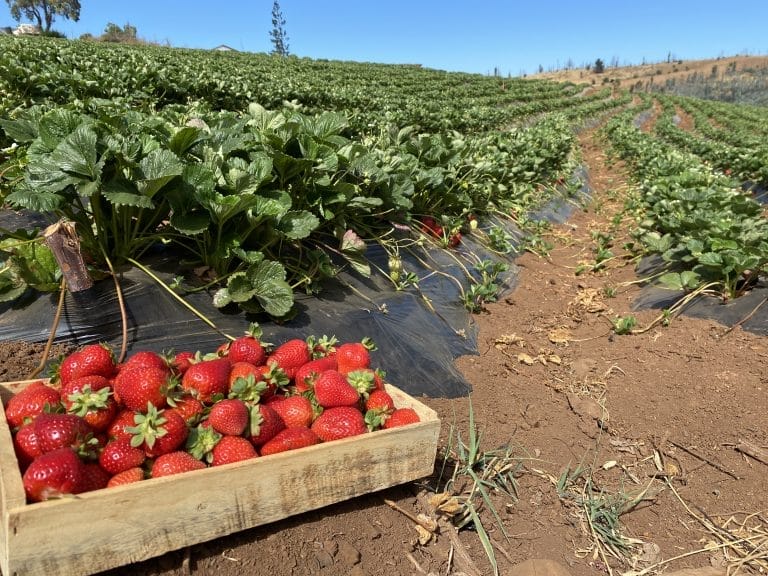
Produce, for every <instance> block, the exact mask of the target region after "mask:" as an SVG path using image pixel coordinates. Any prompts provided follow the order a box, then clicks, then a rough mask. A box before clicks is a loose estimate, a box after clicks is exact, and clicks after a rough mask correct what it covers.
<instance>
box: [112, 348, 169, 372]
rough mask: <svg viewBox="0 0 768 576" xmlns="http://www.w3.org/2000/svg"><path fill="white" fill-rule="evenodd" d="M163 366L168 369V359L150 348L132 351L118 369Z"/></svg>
mask: <svg viewBox="0 0 768 576" xmlns="http://www.w3.org/2000/svg"><path fill="white" fill-rule="evenodd" d="M149 367H153V368H164V369H166V370H168V361H167V360H166V359H165V358H163V357H162V356H161V355H160V354H158V353H157V352H152V351H151V350H139V351H138V352H134V353H133V354H132V355H131V356H129V357H128V359H127V360H126V361H125V362H123V364H122V365H121V366H120V370H121V371H122V370H125V369H128V368H149Z"/></svg>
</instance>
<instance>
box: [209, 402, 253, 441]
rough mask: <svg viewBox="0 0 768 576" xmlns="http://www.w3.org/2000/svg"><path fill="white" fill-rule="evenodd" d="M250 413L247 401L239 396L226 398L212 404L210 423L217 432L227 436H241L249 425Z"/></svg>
mask: <svg viewBox="0 0 768 576" xmlns="http://www.w3.org/2000/svg"><path fill="white" fill-rule="evenodd" d="M249 419H250V414H249V413H248V407H247V406H246V405H245V402H243V401H242V400H238V399H237V398H225V399H224V400H219V401H218V402H216V404H214V405H213V406H211V411H210V412H209V413H208V423H209V424H210V425H211V427H213V429H214V430H216V432H219V433H220V434H224V435H227V436H240V435H241V434H242V433H243V431H244V430H245V427H246V426H248V420H249Z"/></svg>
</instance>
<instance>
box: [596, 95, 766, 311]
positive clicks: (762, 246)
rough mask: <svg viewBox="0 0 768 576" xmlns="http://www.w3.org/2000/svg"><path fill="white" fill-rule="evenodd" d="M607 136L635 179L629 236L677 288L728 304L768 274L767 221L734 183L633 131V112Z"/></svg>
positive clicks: (611, 124)
mask: <svg viewBox="0 0 768 576" xmlns="http://www.w3.org/2000/svg"><path fill="white" fill-rule="evenodd" d="M606 133H607V135H608V137H609V139H610V141H611V144H612V146H613V149H614V150H615V151H616V153H617V154H618V155H620V156H621V157H622V158H624V159H625V160H626V161H627V162H628V163H629V164H630V165H631V166H632V169H633V171H634V174H635V175H636V178H637V179H638V181H639V193H638V195H637V197H636V205H635V206H634V207H633V208H634V209H635V210H636V214H637V228H636V230H635V231H634V235H635V237H636V238H637V239H638V241H639V242H640V244H641V245H642V250H643V251H644V252H645V253H648V254H657V255H659V256H660V257H661V258H662V260H663V262H664V263H665V265H666V267H667V269H668V272H667V273H666V274H665V275H663V276H661V281H662V282H663V283H664V284H666V285H667V286H669V287H672V288H676V289H685V290H693V289H696V288H699V287H702V286H707V287H708V288H709V289H711V290H716V291H718V292H720V293H721V294H722V296H723V297H724V298H734V297H737V296H739V295H740V294H742V293H743V292H744V291H746V290H748V289H749V288H750V287H752V286H753V285H754V283H755V282H756V281H757V279H758V277H759V276H760V275H761V274H764V273H765V271H766V269H767V268H768V221H767V220H766V219H765V218H764V217H763V215H762V207H761V206H760V205H759V204H758V203H757V202H756V201H755V200H753V199H752V198H751V197H750V196H749V195H747V194H745V193H743V192H742V191H741V189H740V188H737V187H735V183H734V181H733V180H732V179H731V178H729V177H727V176H725V175H723V174H722V173H721V172H719V171H713V169H712V168H711V166H710V165H709V164H708V163H706V162H705V161H703V160H702V159H701V158H699V157H698V156H696V155H694V154H691V153H690V152H685V151H681V150H679V149H677V148H676V147H675V146H673V145H671V144H670V143H668V142H665V141H663V140H660V139H658V138H656V137H654V136H653V135H650V134H646V133H644V132H642V131H640V130H639V129H637V128H635V127H634V126H632V111H631V110H630V111H629V112H627V113H625V114H622V115H620V116H617V117H615V118H614V119H612V120H611V121H610V122H609V123H608V125H607V127H606Z"/></svg>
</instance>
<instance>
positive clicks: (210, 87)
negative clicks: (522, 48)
mask: <svg viewBox="0 0 768 576" xmlns="http://www.w3.org/2000/svg"><path fill="white" fill-rule="evenodd" d="M654 103H656V104H657V105H658V106H660V107H661V109H662V112H661V115H660V117H659V119H658V121H657V122H655V125H654V129H653V130H652V131H651V132H650V133H649V132H643V131H641V130H639V128H638V126H637V122H636V119H637V118H638V116H639V115H641V114H642V113H643V111H646V110H649V109H650V107H651V106H652V105H653V104H654ZM678 110H685V111H686V113H687V114H690V115H691V116H692V117H693V118H695V129H693V130H687V131H686V130H683V129H682V128H680V127H679V126H678V125H677V124H676V123H675V122H674V120H675V115H676V111H678ZM766 120H768V110H766V109H765V108H756V107H744V106H737V105H730V104H722V103H716V102H709V101H703V100H697V99H690V98H683V97H672V96H664V95H655V96H649V95H645V94H642V95H633V94H630V93H628V92H624V91H619V90H614V89H612V88H604V87H603V88H597V89H595V88H591V87H589V86H588V85H575V84H570V83H567V84H558V83H553V82H549V81H543V80H526V79H509V78H498V77H488V76H480V75H470V74H459V73H447V72H442V71H436V70H428V69H422V68H420V67H418V66H403V65H400V66H392V65H379V64H367V63H351V62H331V61H317V60H310V59H306V58H295V57H287V58H281V57H277V56H267V55H261V54H245V53H222V52H213V51H198V50H181V49H171V48H158V47H149V46H124V45H110V44H100V43H95V42H84V41H65V40H53V39H46V38H15V37H10V36H5V37H0V128H2V132H0V148H2V151H0V187H1V189H0V193H1V194H2V197H3V200H4V203H5V206H6V208H14V209H25V210H28V211H32V212H38V213H42V214H44V215H45V216H46V217H47V218H49V219H50V220H57V219H59V218H67V219H69V220H72V221H74V222H75V223H76V225H77V229H78V232H79V235H80V237H81V242H82V248H83V251H84V253H85V254H86V255H87V256H88V259H89V262H90V263H91V265H92V266H93V268H94V269H98V270H101V271H103V272H105V273H106V272H109V271H110V270H113V271H114V270H115V269H117V268H120V267H122V266H126V265H140V263H141V262H142V258H143V257H144V255H145V254H146V253H147V251H149V250H152V249H153V248H154V247H156V246H157V245H169V246H172V247H173V249H174V250H177V251H178V254H179V256H178V257H179V260H180V261H183V262H186V263H189V265H190V266H194V267H203V268H204V269H205V270H206V271H207V273H206V275H205V278H204V279H203V278H199V279H198V285H197V286H195V289H198V288H199V289H205V290H208V291H210V292H211V294H212V295H213V299H214V303H215V305H216V306H218V307H225V306H229V305H234V304H236V305H238V306H240V307H241V308H242V309H244V310H246V311H249V312H255V313H261V312H266V313H267V314H269V315H270V316H272V317H284V316H286V315H289V314H290V313H291V310H292V308H293V303H294V294H295V293H296V292H297V291H307V292H310V293H314V292H317V291H320V290H322V286H323V281H324V279H327V278H329V277H332V276H334V275H335V273H336V271H337V270H338V269H339V267H344V266H346V267H352V268H354V269H355V270H357V272H358V273H360V274H363V275H366V274H370V273H371V265H370V262H369V261H368V260H367V259H366V255H365V253H366V247H367V246H369V245H370V244H371V243H376V244H378V245H380V246H382V247H383V248H384V249H385V250H386V251H387V253H388V254H389V255H390V269H389V270H382V272H383V273H384V274H385V275H386V276H387V277H388V278H389V279H390V280H391V282H392V283H393V285H394V286H395V287H396V288H397V289H408V287H409V285H417V284H418V280H419V278H418V277H415V276H414V275H410V276H409V275H408V271H407V270H405V271H403V270H401V269H400V268H399V267H398V266H399V264H398V259H397V256H398V254H399V253H400V250H401V249H402V247H403V245H404V244H403V242H404V241H405V240H404V239H403V237H402V230H403V229H409V230H410V234H409V239H408V240H407V241H414V240H420V241H428V242H432V243H434V244H435V245H437V246H442V247H443V248H445V249H446V250H451V249H455V248H456V247H457V246H458V245H459V244H460V243H461V238H462V234H463V237H464V238H466V237H467V236H468V235H471V236H472V237H473V239H474V240H475V241H477V242H479V243H481V244H483V245H484V246H485V247H486V248H487V249H488V250H490V251H491V252H493V253H498V254H506V253H509V252H512V251H513V250H515V247H514V246H512V245H511V244H510V242H509V240H510V239H509V238H508V236H507V235H506V233H505V232H504V230H503V229H502V228H501V227H498V226H480V227H476V225H475V223H476V222H478V221H480V222H489V221H493V219H495V218H502V219H506V220H507V221H510V222H512V223H514V224H515V225H516V226H518V227H519V228H521V229H523V230H526V231H528V233H529V234H530V236H529V238H535V235H536V231H537V230H540V228H541V226H542V224H541V223H538V222H535V221H531V219H530V214H531V213H532V211H534V210H535V209H536V208H538V207H541V206H542V205H544V204H545V203H547V202H548V201H549V200H550V199H551V198H552V197H553V195H562V194H567V193H569V191H573V189H575V188H578V186H579V185H580V183H579V182H573V181H572V179H571V175H572V174H573V171H574V168H575V166H577V165H578V163H579V153H580V151H579V147H578V145H577V140H576V135H577V133H578V131H579V130H582V129H584V128H585V127H589V126H593V125H597V124H600V123H604V127H605V134H606V138H607V139H606V142H610V151H611V153H613V154H616V155H619V156H621V157H623V158H624V159H625V160H627V161H628V162H629V163H630V164H631V165H632V166H633V170H634V174H635V176H636V178H637V190H636V192H635V194H633V195H632V197H631V199H630V200H629V201H628V205H627V210H630V211H632V212H633V213H634V214H635V215H636V217H637V218H636V221H637V228H636V230H635V231H634V232H633V234H634V238H635V239H636V245H635V246H634V249H635V250H636V251H637V253H638V255H646V254H658V255H660V256H661V257H662V259H663V260H664V262H665V263H666V264H667V268H668V270H667V272H668V273H667V274H665V275H664V277H663V280H664V281H665V282H667V283H669V284H671V285H672V286H675V285H679V287H680V288H682V289H685V290H694V289H696V288H701V287H705V289H706V290H708V291H713V292H716V293H720V294H725V295H728V296H729V297H735V296H738V295H739V294H740V293H741V292H742V291H743V290H744V289H746V288H747V287H748V286H750V285H751V283H753V282H754V281H755V280H756V279H757V277H758V275H759V274H760V273H761V272H762V271H763V270H764V269H765V266H766V263H767V262H768V241H767V240H766V238H768V228H766V224H765V219H764V217H763V215H762V209H761V207H760V204H759V203H757V202H756V201H755V200H754V199H753V197H752V196H751V195H750V194H746V193H743V192H742V186H743V185H744V184H745V183H747V184H748V185H749V186H753V187H756V188H757V189H759V188H764V186H765V184H766V182H768V146H766V144H765V135H766V134H765V132H766V128H765V127H766V126H768V122H766ZM433 220H434V224H433V223H432V221H433ZM534 244H535V242H534ZM1 246H2V249H3V251H4V254H5V262H6V266H5V267H4V268H3V270H2V273H1V274H0V296H2V299H4V300H6V301H7V300H12V299H14V298H17V297H18V296H20V295H21V294H23V293H25V292H27V291H28V290H30V289H32V290H55V289H58V286H59V283H60V272H59V270H58V268H57V265H56V263H55V262H54V261H53V259H52V258H51V257H50V255H49V254H47V252H46V249H45V248H44V246H42V244H41V242H40V240H39V237H38V235H37V233H36V232H35V231H25V230H20V231H14V230H4V239H3V241H2V245H1ZM531 246H532V244H528V245H526V244H523V245H522V247H517V249H525V248H526V247H528V248H530V247H531ZM544 249H545V247H544ZM481 265H482V263H481ZM480 269H482V268H480ZM483 278H484V276H483V275H478V274H473V273H468V274H467V278H466V280H467V282H468V283H469V285H470V287H471V286H473V285H474V286H483V285H485V286H484V289H485V292H482V296H481V297H480V298H479V301H478V299H475V298H474V297H472V296H471V295H470V296H466V294H465V296H466V298H465V304H467V307H468V308H470V309H476V308H477V307H478V306H482V301H483V300H484V299H487V300H490V299H492V298H493V282H488V281H487V280H488V279H487V278H485V279H483ZM406 279H407V281H406Z"/></svg>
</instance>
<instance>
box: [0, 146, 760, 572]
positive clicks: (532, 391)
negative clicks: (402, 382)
mask: <svg viewBox="0 0 768 576" xmlns="http://www.w3.org/2000/svg"><path fill="white" fill-rule="evenodd" d="M580 145H581V147H582V152H583V158H584V161H585V163H586V164H587V165H588V166H589V169H590V174H591V179H592V185H593V187H594V190H595V192H594V196H593V199H592V201H591V203H590V205H589V206H587V207H585V208H584V209H583V210H579V211H577V212H576V213H575V215H574V216H573V217H572V218H571V220H570V221H569V222H568V223H566V224H565V225H562V226H557V227H554V228H553V229H552V231H551V233H550V234H549V235H548V238H547V240H548V241H549V242H551V244H552V249H551V251H550V252H549V254H548V256H547V257H539V256H536V255H533V254H525V255H524V256H522V257H521V258H520V259H519V260H518V262H517V264H518V266H519V267H520V276H519V286H518V287H517V289H516V290H515V291H514V292H513V293H512V294H510V295H509V296H508V297H506V298H505V299H504V300H503V301H501V302H498V303H496V304H493V305H491V306H489V307H488V311H487V313H484V314H481V315H479V316H477V323H478V327H479V342H480V351H479V355H477V356H468V357H463V358H460V359H458V361H457V364H458V366H459V368H460V369H461V370H462V372H463V373H464V374H465V375H466V377H467V379H468V380H469V381H470V383H471V384H472V386H473V393H472V396H471V407H470V399H460V400H446V399H424V401H425V402H426V403H427V404H429V405H430V406H432V407H433V408H434V409H436V410H437V411H438V412H439V414H440V416H441V418H442V420H443V430H442V437H441V446H442V447H445V446H446V444H447V439H448V436H449V432H450V430H451V429H452V428H454V429H456V430H459V431H460V432H461V435H462V438H463V439H464V441H465V442H466V441H468V438H469V415H470V411H472V413H473V416H474V422H475V425H476V428H477V429H478V430H479V431H480V432H481V433H482V436H481V440H480V449H481V451H491V450H494V449H497V448H499V447H502V448H504V449H505V450H507V449H508V451H509V457H507V458H505V459H502V460H497V461H495V462H496V463H497V464H498V463H499V462H504V463H507V464H510V465H512V466H513V468H512V470H515V471H516V474H515V482H514V484H515V485H514V486H512V485H510V489H511V491H513V492H516V496H517V497H516V498H514V497H512V496H508V495H502V494H494V495H493V496H492V502H493V504H494V507H495V510H496V513H497V514H498V519H499V520H500V521H501V524H502V525H503V528H504V531H505V532H506V537H505V535H504V534H503V533H502V529H501V527H500V526H499V525H498V524H497V521H496V518H494V516H493V514H492V513H491V511H490V510H489V507H488V506H487V505H484V504H482V503H481V502H480V501H478V502H477V506H478V510H479V518H480V520H481V522H482V525H483V526H484V527H485V529H486V530H487V531H488V533H489V542H491V544H490V545H491V546H492V547H493V549H494V551H495V556H496V559H497V561H498V565H499V570H500V573H501V574H509V573H510V570H511V568H512V566H513V565H515V564H518V563H520V562H523V561H525V560H528V559H531V558H548V559H551V560H554V561H557V562H559V563H561V564H562V565H564V566H565V567H566V568H567V570H568V572H569V573H570V574H571V575H572V576H587V575H593V574H606V573H616V574H619V573H621V572H624V571H626V570H627V569H629V568H630V567H634V568H636V569H638V570H639V569H642V568H645V567H649V566H654V565H656V564H657V563H658V562H660V561H662V560H667V559H670V558H673V557H675V556H679V555H681V554H685V553H689V552H693V551H695V550H698V549H701V548H702V547H703V546H704V545H705V544H706V543H707V542H719V541H720V540H719V538H725V537H726V536H725V535H724V533H722V532H721V533H720V536H719V537H716V536H715V535H714V534H713V531H715V530H716V528H715V527H713V526H710V527H709V528H708V529H705V527H704V525H703V524H702V523H701V522H700V521H699V520H697V519H696V518H694V517H693V516H692V514H691V512H692V513H695V514H696V515H697V516H698V517H701V518H703V517H704V514H706V515H707V518H709V519H710V520H711V522H712V523H713V525H717V526H720V525H722V524H724V523H725V522H726V521H727V520H729V519H731V520H730V524H729V528H732V529H733V530H734V531H738V530H737V529H738V524H739V523H743V522H744V520H745V514H751V513H758V512H761V511H762V510H765V509H766V508H768V485H767V484H766V483H765V481H764V478H765V474H766V473H768V466H766V465H764V464H762V463H760V462H757V461H755V460H751V459H748V458H746V457H745V456H743V455H742V454H741V453H739V452H737V451H736V450H735V449H734V445H735V444H737V443H738V442H739V441H741V440H745V441H748V442H751V443H752V444H754V445H757V446H766V445H768V430H766V427H765V422H766V420H765V414H766V408H768V402H766V390H765V387H766V371H765V369H764V365H765V359H766V357H768V347H766V343H765V341H764V339H763V338H759V337H756V336H753V335H751V334H748V333H743V332H742V331H741V330H740V329H736V330H733V331H731V332H728V333H727V332H726V329H725V328H724V327H723V326H720V325H718V324H715V323H713V322H709V321H703V320H695V319H690V318H678V319H674V320H672V321H671V323H670V325H669V326H668V327H662V326H658V327H655V328H652V329H650V330H648V331H647V332H644V333H642V334H637V335H626V336H619V335H616V334H615V333H614V331H613V330H612V326H613V322H614V321H615V320H616V319H617V318H620V317H623V318H625V319H628V318H629V317H630V316H632V317H634V318H635V319H636V320H637V327H638V328H642V327H646V326H648V325H649V323H651V322H652V321H653V319H654V318H655V317H656V316H657V314H658V312H655V311H645V312H633V311H632V309H631V303H632V300H633V297H634V296H635V294H636V292H637V288H636V286H635V285H633V284H630V282H632V281H633V280H635V279H636V277H635V274H634V271H633V267H632V265H631V263H630V262H628V260H627V258H626V253H625V252H624V249H623V245H624V243H625V242H626V241H628V240H629V237H628V236H627V231H628V229H629V225H630V223H629V222H628V221H626V220H624V219H622V217H621V216H620V212H621V209H622V207H623V201H624V197H625V194H626V193H627V192H628V189H629V188H628V183H627V177H626V174H625V169H624V167H623V166H622V165H621V163H617V162H613V161H611V160H610V159H608V158H607V157H606V156H605V154H604V151H603V150H604V146H603V143H602V142H600V141H599V136H598V133H596V132H595V131H588V132H585V133H583V134H582V135H581V136H580ZM598 248H600V250H598ZM608 252H610V254H609V253H608ZM577 271H579V272H580V274H578V275H577ZM4 348H5V346H0V354H1V353H2V351H3V349H4ZM17 358H18V355H17ZM11 362H13V361H11ZM19 365H21V363H20V364H19ZM24 370H26V367H24ZM21 373H22V374H24V372H23V371H22V372H21ZM12 374H13V369H12V367H10V366H8V365H7V364H6V375H7V376H8V375H12ZM515 466H516V467H515ZM437 470H438V471H439V470H440V467H439V466H438V467H437ZM478 470H479V468H478ZM476 471H477V470H476ZM467 478H468V477H467V476H466V475H458V476H457V482H456V483H455V485H454V488H455V489H456V490H457V491H461V490H462V489H464V488H466V487H467ZM425 484H426V486H422V485H418V484H415V485H408V486H401V487H397V488H393V489H390V490H386V491H384V492H382V493H378V494H371V495H367V496H365V497H361V498H357V499H355V500H352V501H350V502H345V503H341V504H338V505H335V506H331V507H328V508H324V509H322V510H319V511H316V512H311V513H307V514H302V515H300V516H296V517H293V518H289V519H287V520H284V521H282V522H277V523H274V524H271V525H269V526H264V527H261V528H257V529H253V530H248V531H245V532H242V533H239V534H235V535H232V536H230V537H227V538H221V539H219V540H215V541H213V542H209V543H206V544H202V545H198V546H193V547H191V548H189V549H187V550H182V551H178V552H175V553H171V554H167V555H165V556H163V557H161V558H158V559H153V560H150V561H147V562H143V563H141V564H136V565H133V566H129V567H125V568H122V569H119V570H113V571H110V572H109V573H108V574H110V575H111V576H117V575H120V576H128V575H129V574H130V575H133V574H139V573H140V574H148V575H151V574H154V575H163V576H171V575H174V576H175V575H187V574H194V575H214V574H215V575H217V576H241V575H243V574H270V576H300V575H310V574H319V575H325V576H330V575H339V576H341V575H344V576H347V575H353V576H354V575H367V576H385V575H386V576H391V575H392V574H398V575H410V574H440V575H443V574H454V575H457V576H458V574H460V573H464V574H473V573H474V574H478V575H488V574H492V570H491V568H490V565H489V562H488V560H487V554H486V552H485V551H484V549H483V546H482V544H481V541H480V539H479V537H478V534H477V532H475V531H472V530H463V531H461V532H459V533H458V535H456V534H453V537H452V531H451V530H446V529H444V530H443V531H442V532H441V533H440V534H439V535H437V536H436V537H433V538H432V539H430V540H429V541H428V542H423V543H420V542H419V533H418V532H417V531H416V529H415V527H414V523H413V522H412V521H411V520H409V519H408V518H407V517H406V516H405V515H404V514H402V513H401V512H399V511H397V510H396V509H394V508H393V507H391V506H389V505H387V504H386V503H385V502H384V500H385V499H389V500H391V501H393V502H394V503H395V504H396V505H397V506H399V507H400V508H402V509H403V510H406V511H407V512H409V513H410V514H413V515H415V514H418V513H421V512H429V511H430V510H429V506H427V505H426V502H425V499H424V497H423V496H424V494H423V492H422V490H423V489H424V488H425V487H427V488H429V489H435V488H436V487H439V488H440V489H442V487H443V484H439V486H438V483H437V481H436V479H435V478H432V479H429V480H428V481H427V482H426V483H425ZM420 492H422V494H421V497H420V496H419V493H420ZM683 502H684V503H685V504H686V505H687V506H689V507H690V511H691V512H689V511H688V510H686V508H685V507H684V505H683ZM621 512H626V513H624V514H621V515H620V513H621ZM765 518H766V517H765V515H763V516H754V517H752V518H750V519H749V521H748V522H747V525H746V527H745V528H744V530H742V531H741V532H740V534H739V535H740V536H750V537H753V538H757V539H758V540H759V539H760V538H762V542H763V543H765V542H766V537H765V536H760V534H763V535H764V534H765V533H766V525H768V522H766V520H765ZM611 527H612V528H613V531H611ZM747 527H748V528H749V529H750V530H749V532H747ZM600 530H604V533H605V534H606V535H607V536H606V537H605V538H604V539H603V540H602V541H601V540H600V539H599V538H596V537H595V534H596V533H597V532H599V531H600ZM758 530H762V532H759V531H758ZM733 554H734V552H733V551H732V550H728V555H729V557H733ZM616 556H622V558H621V559H620V558H617V557H616ZM724 557H725V555H724V553H723V551H722V549H721V551H719V552H716V553H714V552H709V553H698V554H692V555H689V556H687V557H686V558H684V559H682V560H677V561H675V562H672V563H671V564H670V565H669V566H659V567H658V568H657V569H654V570H653V571H652V573H656V572H658V570H659V569H660V568H662V567H663V568H665V569H667V568H670V569H673V568H683V567H689V566H710V564H711V563H713V562H714V563H717V562H719V561H720V560H722V559H723V558H724Z"/></svg>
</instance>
